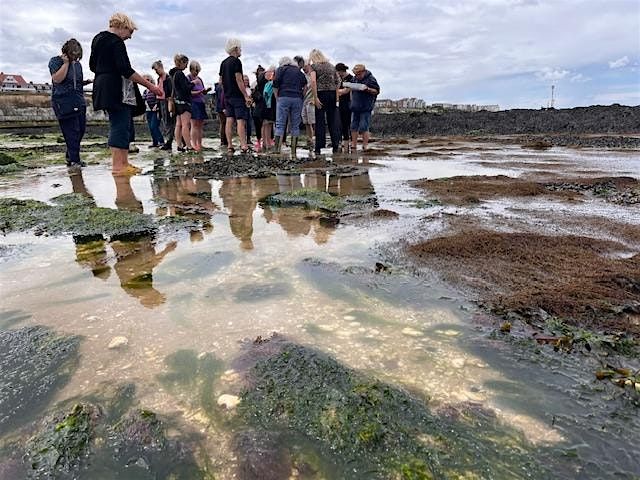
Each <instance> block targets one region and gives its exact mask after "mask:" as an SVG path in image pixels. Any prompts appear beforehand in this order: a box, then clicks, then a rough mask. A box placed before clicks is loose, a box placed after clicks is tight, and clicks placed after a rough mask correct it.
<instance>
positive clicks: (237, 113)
mask: <svg viewBox="0 0 640 480" xmlns="http://www.w3.org/2000/svg"><path fill="white" fill-rule="evenodd" d="M224 114H225V115H226V116H227V118H235V119H236V120H249V107H247V104H246V103H245V101H244V98H236V97H231V98H226V97H225V99H224Z"/></svg>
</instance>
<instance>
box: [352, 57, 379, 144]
mask: <svg viewBox="0 0 640 480" xmlns="http://www.w3.org/2000/svg"><path fill="white" fill-rule="evenodd" d="M353 75H354V78H353V80H352V83H359V84H362V87H361V89H355V88H352V89H351V150H352V151H353V152H355V151H356V146H357V145H358V134H360V135H361V136H362V149H363V150H366V149H367V146H368V143H369V124H370V123H371V113H372V112H373V107H374V106H375V104H376V98H377V97H378V95H379V94H380V85H378V81H377V80H376V77H374V76H373V75H372V74H371V72H370V71H369V70H367V68H366V67H365V66H364V65H363V64H361V63H359V64H358V65H356V66H354V67H353Z"/></svg>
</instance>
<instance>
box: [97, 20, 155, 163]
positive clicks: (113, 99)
mask: <svg viewBox="0 0 640 480" xmlns="http://www.w3.org/2000/svg"><path fill="white" fill-rule="evenodd" d="M137 28H138V27H137V26H136V24H135V23H134V22H133V20H131V18H129V17H128V16H127V15H125V14H124V13H114V14H113V15H112V16H111V18H110V19H109V30H105V31H103V32H100V33H98V34H97V35H96V36H95V37H94V38H93V41H92V42H91V57H90V58H89V68H90V69H91V71H92V72H93V73H94V74H95V77H94V86H93V109H94V110H96V111H98V110H105V111H106V112H107V114H108V115H109V140H108V144H109V147H110V149H111V160H112V172H113V174H114V175H135V174H136V173H139V172H140V169H139V168H137V167H134V166H133V165H130V164H129V143H130V142H131V138H132V137H133V135H134V130H133V114H134V111H135V110H136V107H137V106H138V104H140V106H141V107H142V108H143V111H142V112H141V113H144V101H143V100H142V96H141V95H140V91H139V90H138V88H137V87H136V86H135V85H134V83H138V84H140V85H143V86H145V87H146V88H148V89H149V90H150V91H152V92H153V93H154V94H156V95H161V94H162V90H161V89H160V88H159V87H157V86H156V85H154V84H153V83H151V82H149V81H148V80H146V79H145V78H143V77H142V75H140V74H139V73H137V72H136V71H135V70H133V68H131V62H130V61H129V55H128V54H127V47H126V46H125V44H124V41H125V40H128V39H129V38H131V36H132V35H133V32H134V31H135V30H137Z"/></svg>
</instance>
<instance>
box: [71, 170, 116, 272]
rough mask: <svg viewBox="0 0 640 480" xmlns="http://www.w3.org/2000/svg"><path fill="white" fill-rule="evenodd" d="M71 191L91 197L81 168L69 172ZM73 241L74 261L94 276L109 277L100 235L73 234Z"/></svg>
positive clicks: (105, 254)
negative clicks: (74, 247)
mask: <svg viewBox="0 0 640 480" xmlns="http://www.w3.org/2000/svg"><path fill="white" fill-rule="evenodd" d="M69 180H71V188H72V190H73V193H78V194H81V195H84V196H86V197H88V198H91V199H93V196H92V195H91V193H90V192H89V190H88V189H87V186H86V185H85V183H84V178H83V177H82V170H80V169H77V170H75V171H73V172H70V173H69ZM73 243H74V244H75V246H76V262H78V263H79V264H80V265H82V266H83V267H86V268H88V269H90V270H91V273H93V276H94V277H98V278H100V279H102V280H106V279H107V278H109V275H110V274H111V267H110V266H109V265H108V263H107V262H108V258H107V250H106V242H105V240H104V237H103V236H102V235H90V236H86V235H85V236H82V235H74V236H73Z"/></svg>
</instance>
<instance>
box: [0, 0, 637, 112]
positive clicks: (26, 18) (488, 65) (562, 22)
mask: <svg viewBox="0 0 640 480" xmlns="http://www.w3.org/2000/svg"><path fill="white" fill-rule="evenodd" d="M577 3H579V4H580V8H576V4H577ZM29 6H30V8H29V9H28V10H25V8H24V2H23V1H21V0H3V1H2V9H3V14H2V16H1V17H0V35H1V38H2V42H0V70H2V71H4V72H11V73H22V74H24V76H25V78H27V79H28V80H33V81H34V82H41V81H50V76H49V74H48V70H47V68H46V67H47V62H48V60H49V58H50V57H52V56H54V55H58V54H59V53H60V47H61V45H62V42H63V41H64V40H65V39H66V38H70V37H72V36H73V37H75V38H77V39H78V40H79V41H80V42H81V43H82V45H83V47H84V53H85V56H84V59H83V67H84V71H85V74H86V76H88V77H90V76H92V75H91V73H90V72H89V68H88V59H89V55H90V51H91V40H92V38H93V36H94V35H95V34H96V33H98V32H99V31H101V30H104V29H105V28H106V27H107V21H108V18H109V16H110V15H111V14H112V13H113V12H115V11H123V12H126V13H127V14H129V15H131V17H132V18H133V19H134V20H135V22H136V23H137V24H138V27H139V30H137V31H136V32H135V34H134V35H133V38H132V39H131V40H129V41H127V50H128V52H129V57H130V59H131V62H132V65H133V67H134V68H135V69H136V70H138V71H139V72H140V73H151V71H150V66H151V63H152V62H153V61H154V60H157V59H162V60H164V62H165V65H171V63H172V62H171V59H172V58H173V55H174V54H175V53H178V52H181V53H184V54H186V55H187V56H189V58H192V59H195V60H198V61H199V62H200V63H201V65H202V73H201V76H202V78H203V79H204V81H205V84H206V85H207V86H209V85H211V84H212V83H213V82H215V81H216V80H217V78H218V69H219V65H220V62H221V61H222V60H223V59H224V57H225V56H226V55H225V53H224V42H225V39H226V38H227V37H229V36H234V37H238V38H240V39H241V40H242V42H243V56H242V58H241V60H242V63H243V65H244V70H245V71H246V72H250V71H253V70H255V67H256V66H257V65H258V64H262V65H269V64H273V63H276V62H277V60H278V58H279V57H281V56H283V55H288V56H293V55H297V54H300V55H304V56H306V55H308V53H309V51H310V50H311V49H312V48H319V49H320V50H322V51H323V52H324V53H325V54H326V55H327V56H329V58H330V59H331V60H332V61H333V62H344V63H345V64H347V65H350V66H353V65H354V64H355V63H365V64H366V65H367V67H368V68H369V69H370V70H371V71H372V72H373V74H374V75H375V76H376V78H377V79H378V81H379V82H380V85H381V87H382V92H383V93H382V95H383V97H384V98H396V99H397V98H402V97H419V98H423V99H425V100H426V101H427V102H433V101H437V100H441V101H446V102H453V103H462V102H465V103H466V102H467V101H469V100H472V99H482V100H483V101H485V102H486V103H498V104H500V105H510V106H518V105H519V104H520V102H521V101H522V100H521V99H522V98H523V97H521V96H520V95H519V93H518V92H521V91H528V92H533V91H535V90H536V89H539V88H541V87H543V85H544V84H548V83H550V82H554V83H555V82H558V81H565V82H567V83H569V82H572V85H573V87H574V89H573V90H572V91H575V92H576V93H575V96H574V97H572V101H573V102H575V104H585V103H588V102H591V101H592V98H593V96H594V95H596V94H599V93H603V92H607V91H609V90H611V86H612V85H610V82H614V81H615V82H623V81H626V80H625V79H624V78H622V79H621V78H617V79H612V77H611V76H609V78H607V76H606V75H601V73H602V72H607V73H609V72H610V70H609V67H608V63H609V61H610V60H611V59H616V58H618V59H624V58H625V57H624V55H629V49H628V46H629V45H633V44H635V43H637V31H638V20H637V18H636V17H635V16H633V15H629V12H630V11H635V9H636V8H637V0H618V1H616V2H611V3H610V4H607V8H606V9H603V7H602V2H597V1H592V2H588V1H584V0H556V1H554V2H542V1H536V0H484V1H482V2H478V1H477V0H456V1H452V2H442V1H441V0H366V1H365V0H354V1H353V2H344V0H281V1H279V2H270V3H265V2H262V3H261V2H255V1H253V0H220V1H219V2H217V3H216V4H215V5H213V4H212V3H211V2H209V1H207V0H188V1H187V0H158V1H155V2H148V4H145V5H144V6H142V4H141V3H140V2H136V1H134V0H119V1H118V2H115V1H114V0H84V1H79V0H73V1H72V0H60V1H59V3H58V4H56V8H51V6H50V1H49V0H30V1H29ZM222 12H224V15H223V14H222ZM567 18H571V19H572V26H571V28H567V23H566V19H567ZM612 25H615V29H614V28H612ZM616 62H618V60H617V61H616ZM611 63H615V62H611ZM631 63H632V62H631ZM592 65H597V66H598V68H599V69H600V71H599V72H594V71H591V70H589V69H588V67H590V66H592ZM629 71H630V68H625V69H620V70H618V74H620V75H621V76H624V75H627V73H630V72H629ZM532 72H533V74H532ZM577 72H582V75H583V76H582V77H581V76H580V74H579V73H577ZM496 79H500V85H501V87H502V88H493V87H492V85H494V84H495V80H496ZM587 79H591V80H590V81H587ZM607 82H609V83H607ZM614 86H615V85H614ZM577 87H580V89H578V88H577ZM583 87H584V88H583ZM611 91H612V90H611ZM470 92H473V94H471V93H470ZM532 96H533V97H536V96H537V94H532Z"/></svg>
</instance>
